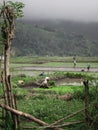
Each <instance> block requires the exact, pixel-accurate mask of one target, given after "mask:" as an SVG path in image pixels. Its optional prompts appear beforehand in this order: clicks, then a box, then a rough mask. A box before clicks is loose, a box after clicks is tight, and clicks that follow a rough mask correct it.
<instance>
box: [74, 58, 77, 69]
mask: <svg viewBox="0 0 98 130" xmlns="http://www.w3.org/2000/svg"><path fill="white" fill-rule="evenodd" d="M76 64H77V63H76V60H74V68H75V67H76Z"/></svg>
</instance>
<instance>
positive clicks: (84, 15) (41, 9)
mask: <svg viewBox="0 0 98 130" xmlns="http://www.w3.org/2000/svg"><path fill="white" fill-rule="evenodd" d="M0 1H2V0H0ZM6 1H7V0H6ZM13 1H16V0H13ZM17 1H21V2H23V3H25V8H24V15H25V18H29V19H35V18H37V19H39V18H52V19H65V20H76V21H91V22H92V21H95V22H98V0H17Z"/></svg>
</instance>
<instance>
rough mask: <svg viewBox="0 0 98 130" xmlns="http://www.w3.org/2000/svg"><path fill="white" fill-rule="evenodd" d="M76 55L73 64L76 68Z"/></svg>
mask: <svg viewBox="0 0 98 130" xmlns="http://www.w3.org/2000/svg"><path fill="white" fill-rule="evenodd" d="M76 64H77V63H76V56H74V57H73V65H74V68H75V67H76Z"/></svg>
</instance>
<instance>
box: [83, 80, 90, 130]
mask: <svg viewBox="0 0 98 130" xmlns="http://www.w3.org/2000/svg"><path fill="white" fill-rule="evenodd" d="M88 83H89V81H88V80H86V81H83V84H84V87H85V121H86V124H87V130H89V126H90V116H89V84H88Z"/></svg>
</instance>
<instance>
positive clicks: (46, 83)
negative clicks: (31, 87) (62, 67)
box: [40, 77, 50, 88]
mask: <svg viewBox="0 0 98 130" xmlns="http://www.w3.org/2000/svg"><path fill="white" fill-rule="evenodd" d="M49 80H50V78H49V77H45V79H44V81H43V82H42V84H41V85H40V87H41V88H49V87H48V81H49Z"/></svg>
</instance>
